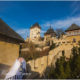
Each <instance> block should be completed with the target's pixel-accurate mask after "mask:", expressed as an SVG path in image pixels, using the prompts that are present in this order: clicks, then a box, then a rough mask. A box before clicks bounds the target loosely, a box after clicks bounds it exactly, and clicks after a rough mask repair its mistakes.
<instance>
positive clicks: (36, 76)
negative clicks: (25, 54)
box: [24, 63, 40, 79]
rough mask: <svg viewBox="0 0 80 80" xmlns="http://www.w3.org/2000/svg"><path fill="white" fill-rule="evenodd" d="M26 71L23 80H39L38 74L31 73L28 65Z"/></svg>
mask: <svg viewBox="0 0 80 80" xmlns="http://www.w3.org/2000/svg"><path fill="white" fill-rule="evenodd" d="M26 69H27V75H26V78H24V79H40V74H39V73H38V72H34V71H32V70H31V67H30V65H29V64H28V63H27V64H26Z"/></svg>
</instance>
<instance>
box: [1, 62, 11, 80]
mask: <svg viewBox="0 0 80 80" xmlns="http://www.w3.org/2000/svg"><path fill="white" fill-rule="evenodd" d="M9 69H10V66H9V65H5V64H2V63H0V79H3V78H4V77H5V75H6V73H7V72H8V71H9Z"/></svg>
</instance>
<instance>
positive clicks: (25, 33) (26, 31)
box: [16, 29, 30, 39]
mask: <svg viewBox="0 0 80 80" xmlns="http://www.w3.org/2000/svg"><path fill="white" fill-rule="evenodd" d="M16 32H17V33H18V34H20V35H21V36H22V37H23V38H24V39H26V38H27V36H29V32H30V30H29V29H19V30H17V31H16Z"/></svg>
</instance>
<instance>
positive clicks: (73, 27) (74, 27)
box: [66, 24, 80, 32]
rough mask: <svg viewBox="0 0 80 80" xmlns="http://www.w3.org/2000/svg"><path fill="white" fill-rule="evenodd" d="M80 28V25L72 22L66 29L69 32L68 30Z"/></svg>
mask: <svg viewBox="0 0 80 80" xmlns="http://www.w3.org/2000/svg"><path fill="white" fill-rule="evenodd" d="M78 29H80V27H79V26H78V25H76V24H72V25H71V26H70V27H69V28H68V29H67V30H66V32H67V31H73V30H78Z"/></svg>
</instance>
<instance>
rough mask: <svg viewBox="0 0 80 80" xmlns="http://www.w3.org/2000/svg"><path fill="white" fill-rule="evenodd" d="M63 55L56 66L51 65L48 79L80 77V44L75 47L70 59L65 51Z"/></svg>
mask: <svg viewBox="0 0 80 80" xmlns="http://www.w3.org/2000/svg"><path fill="white" fill-rule="evenodd" d="M62 54H63V55H62V57H60V58H59V59H57V61H56V63H55V67H54V66H51V67H49V71H48V72H46V71H47V70H45V72H44V74H45V75H46V73H48V74H47V77H46V78H48V79H80V46H79V47H73V49H72V56H71V57H70V59H69V60H68V61H66V58H65V56H64V54H65V52H64V51H62Z"/></svg>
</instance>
